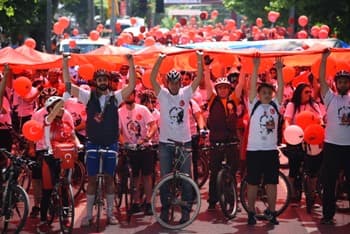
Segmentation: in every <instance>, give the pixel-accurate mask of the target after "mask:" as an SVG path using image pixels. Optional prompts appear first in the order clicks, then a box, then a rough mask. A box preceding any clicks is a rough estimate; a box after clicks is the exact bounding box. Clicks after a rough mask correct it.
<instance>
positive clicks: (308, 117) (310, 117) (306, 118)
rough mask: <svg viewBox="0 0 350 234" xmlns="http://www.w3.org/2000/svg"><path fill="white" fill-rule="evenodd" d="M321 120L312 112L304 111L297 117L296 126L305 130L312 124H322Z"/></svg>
mask: <svg viewBox="0 0 350 234" xmlns="http://www.w3.org/2000/svg"><path fill="white" fill-rule="evenodd" d="M320 123H321V121H320V118H319V117H318V116H316V114H315V113H313V112H311V111H302V112H300V113H298V114H297V115H296V116H295V124H296V125H298V126H300V127H301V128H302V129H303V130H305V129H306V128H307V127H308V126H309V125H311V124H318V125H319V124H320Z"/></svg>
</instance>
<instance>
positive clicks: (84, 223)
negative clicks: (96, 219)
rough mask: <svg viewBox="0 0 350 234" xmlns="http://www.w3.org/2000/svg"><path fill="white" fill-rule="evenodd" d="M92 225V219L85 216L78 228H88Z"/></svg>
mask: <svg viewBox="0 0 350 234" xmlns="http://www.w3.org/2000/svg"><path fill="white" fill-rule="evenodd" d="M91 224H92V218H90V217H88V216H85V217H84V218H83V219H82V220H81V224H80V227H89V226H91Z"/></svg>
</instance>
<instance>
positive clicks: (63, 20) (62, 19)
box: [58, 16, 69, 29]
mask: <svg viewBox="0 0 350 234" xmlns="http://www.w3.org/2000/svg"><path fill="white" fill-rule="evenodd" d="M58 22H59V23H60V25H62V28H63V29H65V28H67V27H68V26H69V19H68V18H67V17H65V16H62V17H60V18H59V19H58Z"/></svg>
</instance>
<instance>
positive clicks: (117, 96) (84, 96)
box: [78, 89, 123, 110]
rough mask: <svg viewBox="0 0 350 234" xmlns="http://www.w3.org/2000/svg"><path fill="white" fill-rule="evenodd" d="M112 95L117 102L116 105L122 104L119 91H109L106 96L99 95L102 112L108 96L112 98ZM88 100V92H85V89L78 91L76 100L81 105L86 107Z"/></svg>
mask: <svg viewBox="0 0 350 234" xmlns="http://www.w3.org/2000/svg"><path fill="white" fill-rule="evenodd" d="M112 95H114V97H115V99H116V100H117V102H118V105H120V104H121V103H122V102H123V97H122V92H121V90H117V91H114V92H112V91H110V92H109V93H108V94H107V95H101V96H100V97H99V101H100V106H101V110H103V107H104V106H105V103H106V100H109V98H110V96H112ZM89 99H90V91H88V90H85V89H79V97H78V100H79V101H80V102H81V103H83V104H84V105H86V104H87V103H88V102H89Z"/></svg>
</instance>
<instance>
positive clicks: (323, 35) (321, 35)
mask: <svg viewBox="0 0 350 234" xmlns="http://www.w3.org/2000/svg"><path fill="white" fill-rule="evenodd" d="M318 38H320V39H326V38H328V32H327V31H326V30H325V29H321V30H320V31H319V32H318Z"/></svg>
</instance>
